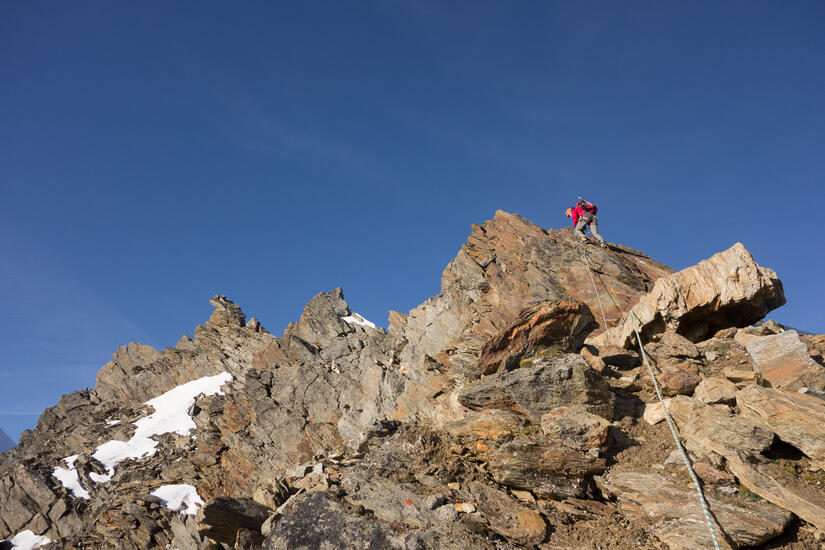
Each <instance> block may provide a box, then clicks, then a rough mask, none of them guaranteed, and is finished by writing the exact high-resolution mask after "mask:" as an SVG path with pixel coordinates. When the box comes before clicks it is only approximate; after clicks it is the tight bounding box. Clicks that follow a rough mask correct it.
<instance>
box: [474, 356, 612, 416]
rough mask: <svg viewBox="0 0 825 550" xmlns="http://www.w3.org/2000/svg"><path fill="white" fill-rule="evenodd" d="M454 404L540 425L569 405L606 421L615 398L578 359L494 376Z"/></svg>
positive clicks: (543, 363) (540, 363) (547, 362)
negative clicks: (509, 414)
mask: <svg viewBox="0 0 825 550" xmlns="http://www.w3.org/2000/svg"><path fill="white" fill-rule="evenodd" d="M458 401H459V403H461V404H462V405H464V406H465V407H468V408H470V409H474V410H483V409H501V410H507V411H512V412H515V413H517V414H521V415H524V416H527V417H529V418H530V419H531V420H532V421H533V422H536V423H538V422H540V420H541V417H542V416H543V415H544V414H547V413H548V412H550V411H551V410H552V409H554V408H556V407H560V406H564V405H568V404H571V403H575V404H577V406H580V407H581V408H582V409H584V410H585V411H587V412H589V413H592V414H596V415H598V416H601V417H603V418H606V419H608V420H611V419H612V418H613V406H614V403H615V396H614V395H613V392H612V391H611V389H610V386H609V385H608V383H607V381H606V380H605V379H604V377H603V376H602V375H601V374H599V373H598V372H596V371H595V370H593V369H592V368H590V366H589V365H588V364H587V362H586V361H585V360H584V358H582V357H581V356H580V355H566V356H564V357H562V358H559V359H551V360H548V359H538V360H536V361H535V362H534V365H533V366H532V367H525V368H521V369H516V370H514V371H511V372H506V373H502V374H495V375H492V376H488V377H485V378H483V379H481V380H479V381H477V382H472V383H470V384H467V385H466V386H464V388H462V389H461V391H460V392H459V395H458Z"/></svg>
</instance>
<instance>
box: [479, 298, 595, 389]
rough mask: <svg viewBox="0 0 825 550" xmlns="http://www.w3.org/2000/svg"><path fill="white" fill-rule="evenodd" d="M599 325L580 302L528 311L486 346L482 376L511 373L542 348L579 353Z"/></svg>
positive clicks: (480, 366) (481, 366)
mask: <svg viewBox="0 0 825 550" xmlns="http://www.w3.org/2000/svg"><path fill="white" fill-rule="evenodd" d="M597 326H598V325H597V324H596V321H595V319H593V314H592V313H591V312H590V308H589V307H587V305H586V304H583V303H581V302H573V301H569V300H560V301H557V302H551V303H544V304H541V305H538V306H535V307H532V308H529V309H526V310H524V311H522V312H521V314H520V315H519V316H518V317H517V318H516V320H515V321H513V322H512V323H510V324H509V325H508V326H507V327H506V328H504V329H503V330H502V331H500V332H499V333H498V334H496V335H495V336H493V337H492V338H491V339H490V340H489V341H488V342H487V343H486V344H485V345H484V347H483V348H482V349H481V357H479V359H478V366H479V368H480V369H481V373H482V374H492V373H494V372H497V371H502V370H512V369H513V368H515V367H517V366H518V364H519V361H521V360H522V359H523V358H526V357H531V356H532V355H534V354H535V352H536V350H537V349H538V348H539V347H540V346H549V347H552V348H554V351H556V352H557V353H565V352H566V353H578V351H579V350H580V349H581V347H582V344H583V343H584V339H585V338H587V335H588V334H589V333H590V331H592V330H593V329H595V328H596V327H597Z"/></svg>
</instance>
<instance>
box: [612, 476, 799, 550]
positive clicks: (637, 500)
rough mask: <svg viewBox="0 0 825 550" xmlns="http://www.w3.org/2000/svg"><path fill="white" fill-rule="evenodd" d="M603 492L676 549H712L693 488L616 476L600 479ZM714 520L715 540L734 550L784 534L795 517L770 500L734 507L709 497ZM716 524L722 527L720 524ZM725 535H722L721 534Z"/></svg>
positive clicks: (652, 478) (660, 480) (744, 502)
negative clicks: (616, 499)
mask: <svg viewBox="0 0 825 550" xmlns="http://www.w3.org/2000/svg"><path fill="white" fill-rule="evenodd" d="M597 483H598V485H599V488H601V489H602V490H603V491H605V492H608V493H610V494H612V495H614V496H615V497H617V498H618V499H619V509H620V510H621V511H622V513H623V514H625V515H626V516H627V517H628V518H629V519H631V520H633V521H643V522H645V523H648V524H649V525H650V532H651V533H652V534H653V535H655V536H656V537H657V538H659V539H661V540H662V541H663V542H666V543H667V544H668V545H669V546H670V548H672V549H693V548H706V547H712V546H713V540H712V539H711V536H710V532H709V530H708V527H707V523H706V521H705V516H704V513H703V512H702V507H701V505H700V504H699V501H698V499H697V496H696V492H695V490H693V489H692V487H678V486H676V485H674V484H673V483H672V482H670V481H669V480H667V479H666V478H664V477H662V476H660V475H658V474H651V473H637V472H618V473H611V474H608V475H606V476H604V477H600V478H597ZM707 500H708V505H709V509H710V511H711V512H712V514H713V517H714V518H715V520H716V521H715V522H714V528H715V530H716V535H717V540H719V541H720V543H721V544H722V545H724V546H725V547H728V548H729V547H730V546H728V545H727V544H725V538H727V539H728V540H730V541H732V542H733V545H734V546H733V547H734V548H737V547H740V546H756V545H759V544H762V543H764V542H766V541H768V540H770V539H772V538H774V537H776V536H777V535H780V534H781V533H782V532H783V531H784V530H785V528H786V527H787V526H788V524H790V522H791V519H792V518H793V516H792V514H790V513H789V512H786V511H785V510H782V509H781V508H778V507H777V506H774V505H772V504H769V503H767V502H752V501H748V500H745V499H741V500H740V501H738V502H736V503H729V502H723V501H721V500H719V499H716V498H714V497H713V496H709V497H707ZM717 522H718V523H717ZM723 533H724V535H723Z"/></svg>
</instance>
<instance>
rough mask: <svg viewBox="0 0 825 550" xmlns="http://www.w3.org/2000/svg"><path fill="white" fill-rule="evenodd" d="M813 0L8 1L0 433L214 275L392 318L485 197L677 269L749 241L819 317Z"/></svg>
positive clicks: (169, 339)
mask: <svg viewBox="0 0 825 550" xmlns="http://www.w3.org/2000/svg"><path fill="white" fill-rule="evenodd" d="M823 29H825V4H823V3H822V2H793V3H780V2H752V1H748V2H683V3H676V2H660V1H656V2H653V1H649V2H646V1H639V2H632V3H625V2H621V3H620V2H544V1H542V2H480V1H479V2H429V1H421V2H418V1H403V0H396V1H373V2H370V1H364V2H260V3H255V2H245V3H242V5H230V4H227V3H225V2H222V3H219V2H191V3H183V2H179V3H168V2H140V3H133V4H132V5H125V4H123V3H119V4H118V5H115V4H112V3H110V2H84V3H82V4H78V3H70V4H69V3H62V4H61V3H47V4H43V3H32V2H17V3H9V2H6V3H4V4H3V5H2V6H0V193H1V194H0V197H2V200H0V231H2V235H3V238H2V239H0V258H2V260H1V261H0V285H2V289H3V292H2V300H0V386H2V388H3V394H4V399H3V403H2V405H0V427H1V428H2V429H4V430H5V431H6V432H7V433H8V434H9V435H11V436H12V437H16V436H17V434H18V433H19V432H20V431H21V430H22V429H24V428H28V427H32V426H33V425H34V424H35V422H36V420H37V415H38V414H39V413H40V412H41V411H42V409H43V408H44V407H47V406H50V405H52V404H54V403H55V402H56V401H57V399H58V398H59V396H60V395H61V394H63V393H68V392H71V391H74V390H77V389H82V388H85V387H91V386H92V385H93V384H94V375H95V374H96V372H97V370H98V368H99V367H100V366H101V365H102V364H103V363H105V362H106V361H107V360H108V359H109V358H110V356H111V354H112V352H114V351H115V349H116V348H117V346H119V345H122V344H125V343H127V342H129V341H141V342H144V343H147V344H151V345H153V346H156V347H166V346H170V345H173V344H174V343H175V341H177V339H178V338H179V337H180V336H181V335H183V334H184V333H190V334H191V333H192V329H193V328H194V326H195V325H196V324H198V323H201V322H203V321H205V320H206V319H207V318H208V316H209V313H210V311H211V307H210V306H209V304H208V300H209V298H210V297H211V296H212V295H213V294H215V293H221V294H226V295H227V296H229V297H230V298H231V299H233V300H235V301H236V302H238V303H239V304H241V306H242V307H243V308H244V310H245V311H246V312H247V314H249V315H254V316H256V317H258V318H259V319H260V320H261V322H262V323H263V324H264V326H265V327H267V328H268V329H270V330H271V331H272V332H275V333H277V334H280V333H281V332H282V330H283V329H284V327H285V326H286V324H287V323H288V322H290V321H292V320H296V319H297V318H298V316H299V315H300V313H301V311H302V309H303V306H304V304H305V303H306V302H307V301H308V300H309V299H310V298H311V297H312V296H313V295H314V294H316V293H317V292H320V291H324V290H329V289H331V288H334V287H336V286H343V288H344V292H345V295H346V298H347V300H348V301H349V303H350V305H351V307H352V308H353V309H354V310H355V311H358V312H360V313H362V314H363V315H365V316H366V317H367V318H369V319H371V320H373V321H375V322H377V323H379V324H386V318H387V312H388V310H390V309H395V310H398V311H407V310H409V309H411V308H413V307H415V306H416V305H417V304H418V303H420V302H421V301H423V300H424V299H426V298H427V297H428V296H430V295H432V294H435V293H436V292H437V291H438V288H439V279H440V275H441V271H442V269H443V267H444V266H445V265H446V264H447V262H448V261H449V260H450V259H451V258H452V257H453V256H454V255H455V253H456V252H457V250H458V248H459V247H460V245H461V244H462V242H463V241H464V240H465V238H466V236H467V235H468V234H469V230H470V227H469V226H470V224H471V223H481V222H483V221H484V220H486V219H490V218H491V217H492V216H493V214H494V212H495V210H496V209H504V210H507V211H511V212H517V213H519V214H521V215H523V216H525V217H527V218H528V219H530V220H532V221H533V222H535V223H538V224H540V225H542V226H544V227H553V228H560V227H563V226H564V225H565V224H566V222H567V219H566V218H565V217H564V209H565V208H566V207H567V206H569V205H570V204H571V203H572V202H573V201H574V200H575V198H576V197H577V196H578V195H582V196H584V197H586V198H589V199H590V200H592V201H593V202H596V203H597V204H598V205H599V207H600V220H601V231H602V234H603V235H604V236H605V237H606V238H607V239H608V240H609V241H612V242H619V243H623V244H627V245H629V246H632V247H634V248H637V249H640V250H643V251H645V252H647V253H648V254H650V255H651V256H653V257H654V258H656V259H657V260H659V261H662V262H665V263H668V264H670V265H672V266H673V267H675V268H683V267H686V266H689V265H692V264H694V263H696V262H697V261H698V260H700V259H702V258H705V257H708V256H710V255H711V254H713V253H715V252H717V251H720V250H723V249H725V248H727V247H729V246H730V245H731V244H733V243H734V242H736V241H741V242H743V243H744V244H745V245H746V246H747V247H748V248H749V249H750V250H751V252H752V253H753V254H754V256H755V257H756V259H757V261H758V262H759V263H760V264H761V265H765V266H769V267H771V268H773V269H775V270H776V271H777V272H778V274H779V275H780V277H781V278H782V280H783V282H784V284H785V291H786V295H787V298H788V302H789V303H788V305H787V306H785V307H783V308H781V309H779V310H777V311H776V312H774V313H773V314H772V315H771V317H772V318H774V319H776V320H778V321H780V322H782V323H786V324H790V325H793V326H795V327H798V328H800V329H803V330H807V331H812V332H818V333H823V332H825V315H823V314H822V311H825V293H823V291H822V289H821V287H820V284H821V279H822V274H823V272H825V255H823V253H822V250H823V246H822V239H823V229H822V223H821V220H820V217H821V214H820V211H821V210H822V208H823V204H825V192H823V190H822V189H823V185H822V182H823V174H825V151H823V144H824V143H825V109H824V107H825V99H823V98H825V94H823V89H825V33H823V32H822V31H823Z"/></svg>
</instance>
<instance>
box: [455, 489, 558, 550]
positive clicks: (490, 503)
mask: <svg viewBox="0 0 825 550" xmlns="http://www.w3.org/2000/svg"><path fill="white" fill-rule="evenodd" d="M469 491H470V493H471V494H472V495H473V497H474V499H475V502H476V507H477V509H478V512H479V513H480V514H481V515H482V516H483V517H484V518H485V519H486V520H487V521H488V522H489V524H490V527H491V528H492V529H493V531H495V532H496V533H499V534H501V535H503V536H505V537H507V538H508V539H509V540H512V541H515V542H516V543H519V544H523V545H535V544H538V543H540V542H542V541H543V540H544V537H545V536H546V534H547V523H546V522H545V521H544V518H542V517H541V514H539V513H538V512H537V511H535V510H533V509H531V508H528V507H526V506H523V505H521V504H519V503H518V502H516V501H515V500H514V499H513V498H512V497H510V496H509V495H508V494H507V493H505V492H504V491H501V490H499V489H495V488H493V487H490V486H488V485H485V484H484V483H479V482H477V481H476V482H471V483H470V484H469Z"/></svg>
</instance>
